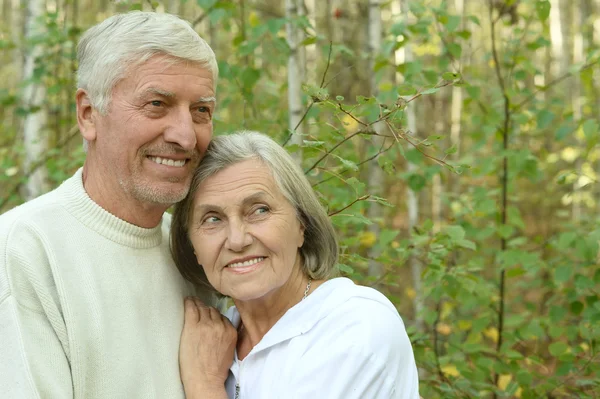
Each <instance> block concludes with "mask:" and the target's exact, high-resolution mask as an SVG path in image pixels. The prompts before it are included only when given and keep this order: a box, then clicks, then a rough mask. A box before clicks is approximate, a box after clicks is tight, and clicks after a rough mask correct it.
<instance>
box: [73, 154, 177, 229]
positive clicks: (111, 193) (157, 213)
mask: <svg viewBox="0 0 600 399" xmlns="http://www.w3.org/2000/svg"><path fill="white" fill-rule="evenodd" d="M83 187H84V189H85V191H86V192H87V194H88V195H89V196H90V198H91V199H92V201H94V202H95V203H96V204H98V205H99V206H100V207H102V208H103V209H104V210H106V211H107V212H109V213H111V214H113V215H114V216H116V217H118V218H119V219H122V220H124V221H126V222H128V223H131V224H133V225H135V226H138V227H143V228H153V227H156V226H158V224H159V223H160V221H161V219H162V216H163V214H164V213H165V211H166V210H167V209H168V206H167V205H164V204H150V203H146V202H141V201H137V200H135V199H133V198H131V197H128V196H127V195H126V194H125V192H124V191H123V189H122V188H121V187H119V184H118V183H117V182H114V184H112V185H111V184H107V183H106V182H105V181H104V179H101V178H100V177H98V176H93V175H91V173H90V171H89V168H87V167H86V165H85V164H84V165H83Z"/></svg>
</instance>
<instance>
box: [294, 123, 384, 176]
mask: <svg viewBox="0 0 600 399" xmlns="http://www.w3.org/2000/svg"><path fill="white" fill-rule="evenodd" d="M359 134H374V133H371V132H365V131H362V130H359V131H357V132H354V133H352V134H351V135H349V136H347V137H345V138H344V139H343V140H341V141H339V142H337V143H336V144H335V145H334V146H333V147H332V148H331V149H329V150H327V151H325V154H323V155H322V156H321V158H319V159H317V161H316V162H315V163H314V164H313V165H312V166H311V167H310V168H308V169H306V170H305V171H304V174H308V173H309V172H310V171H311V170H313V169H314V168H316V167H317V165H319V164H320V163H321V162H322V161H323V160H324V159H325V158H327V157H328V156H329V155H331V153H332V152H333V151H335V150H336V149H337V148H338V147H339V146H341V145H342V144H344V143H345V142H346V141H348V140H351V139H352V138H353V137H356V136H358V135H359Z"/></svg>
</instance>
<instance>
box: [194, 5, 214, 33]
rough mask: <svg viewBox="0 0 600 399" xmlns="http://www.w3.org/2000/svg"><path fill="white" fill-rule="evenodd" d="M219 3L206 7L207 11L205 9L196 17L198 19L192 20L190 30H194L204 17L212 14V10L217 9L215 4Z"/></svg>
mask: <svg viewBox="0 0 600 399" xmlns="http://www.w3.org/2000/svg"><path fill="white" fill-rule="evenodd" d="M218 3H219V2H215V4H213V5H212V6H210V7H208V9H206V11H204V12H203V13H202V14H200V15H199V16H198V18H196V19H195V20H194V22H192V28H196V25H198V24H199V23H200V22H202V21H204V19H205V18H206V17H208V15H209V14H210V13H211V12H212V10H214V9H215V8H216V7H217V4H218Z"/></svg>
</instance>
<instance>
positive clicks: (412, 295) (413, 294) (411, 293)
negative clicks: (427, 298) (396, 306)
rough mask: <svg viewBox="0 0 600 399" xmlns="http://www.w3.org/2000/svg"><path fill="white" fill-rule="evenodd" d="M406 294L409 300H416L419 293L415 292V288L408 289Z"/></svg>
mask: <svg viewBox="0 0 600 399" xmlns="http://www.w3.org/2000/svg"><path fill="white" fill-rule="evenodd" d="M404 293H405V294H406V296H407V297H408V299H415V297H416V296H417V291H415V289H414V288H412V287H408V288H407V289H406V290H405V291H404Z"/></svg>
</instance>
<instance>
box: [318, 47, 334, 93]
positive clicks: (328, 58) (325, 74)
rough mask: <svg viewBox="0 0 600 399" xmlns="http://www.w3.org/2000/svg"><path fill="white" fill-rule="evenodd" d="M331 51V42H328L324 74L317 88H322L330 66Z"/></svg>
mask: <svg viewBox="0 0 600 399" xmlns="http://www.w3.org/2000/svg"><path fill="white" fill-rule="evenodd" d="M332 51H333V42H332V41H329V54H327V64H326V65H325V72H323V78H322V79H321V84H320V85H319V87H321V88H322V87H324V86H323V85H324V84H325V78H326V77H327V71H329V66H330V65H331V53H332Z"/></svg>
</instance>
